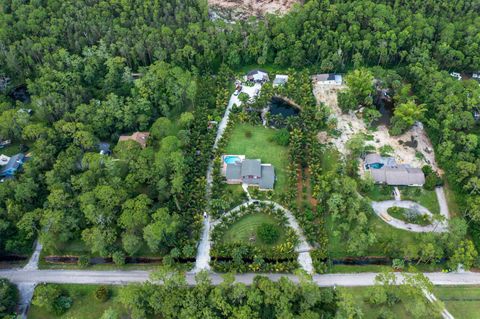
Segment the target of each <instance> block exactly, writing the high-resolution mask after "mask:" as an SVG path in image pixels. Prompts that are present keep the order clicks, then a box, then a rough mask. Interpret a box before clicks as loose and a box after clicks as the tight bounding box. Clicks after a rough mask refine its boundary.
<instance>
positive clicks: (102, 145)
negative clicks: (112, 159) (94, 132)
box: [98, 142, 110, 152]
mask: <svg viewBox="0 0 480 319" xmlns="http://www.w3.org/2000/svg"><path fill="white" fill-rule="evenodd" d="M98 150H100V151H104V152H110V144H109V143H106V142H100V143H98Z"/></svg>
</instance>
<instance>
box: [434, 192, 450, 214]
mask: <svg viewBox="0 0 480 319" xmlns="http://www.w3.org/2000/svg"><path fill="white" fill-rule="evenodd" d="M435 193H436V194H437V200H438V205H439V206H440V214H442V215H443V217H445V220H448V219H449V218H450V213H449V212H448V204H447V198H446V197H445V191H444V189H443V187H436V188H435Z"/></svg>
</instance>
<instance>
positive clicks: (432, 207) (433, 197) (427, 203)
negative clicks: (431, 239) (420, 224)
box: [399, 187, 440, 214]
mask: <svg viewBox="0 0 480 319" xmlns="http://www.w3.org/2000/svg"><path fill="white" fill-rule="evenodd" d="M399 189H400V194H401V196H402V199H404V200H411V201H414V202H417V203H419V204H420V205H422V206H424V207H425V208H427V209H428V210H429V211H430V212H431V213H433V214H440V206H439V204H438V199H437V194H436V193H435V191H434V190H433V191H428V190H426V189H423V188H419V187H399Z"/></svg>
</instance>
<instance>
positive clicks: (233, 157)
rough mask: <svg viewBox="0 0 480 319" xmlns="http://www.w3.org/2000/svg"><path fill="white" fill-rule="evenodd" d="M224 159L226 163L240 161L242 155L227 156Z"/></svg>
mask: <svg viewBox="0 0 480 319" xmlns="http://www.w3.org/2000/svg"><path fill="white" fill-rule="evenodd" d="M223 161H224V162H225V163H226V164H235V163H236V162H239V161H240V157H238V156H225V158H224V159H223Z"/></svg>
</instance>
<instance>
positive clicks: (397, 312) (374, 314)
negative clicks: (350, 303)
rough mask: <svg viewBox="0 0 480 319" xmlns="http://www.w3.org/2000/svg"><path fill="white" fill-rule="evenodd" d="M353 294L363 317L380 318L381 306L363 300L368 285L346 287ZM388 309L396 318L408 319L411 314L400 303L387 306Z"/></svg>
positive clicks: (368, 318) (366, 294) (366, 293)
mask: <svg viewBox="0 0 480 319" xmlns="http://www.w3.org/2000/svg"><path fill="white" fill-rule="evenodd" d="M346 289H348V290H349V291H350V293H351V294H352V295H353V298H354V300H355V303H356V304H357V305H359V306H360V308H361V309H362V313H363V317H362V318H364V319H377V318H381V317H380V314H381V307H379V306H375V305H370V304H368V303H367V302H365V298H366V297H367V296H368V287H349V288H346ZM389 310H390V311H391V313H392V314H393V315H394V317H392V318H396V319H409V318H411V316H410V315H409V314H408V313H407V311H406V309H405V307H404V305H403V304H402V303H397V304H395V305H393V306H392V307H389Z"/></svg>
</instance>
